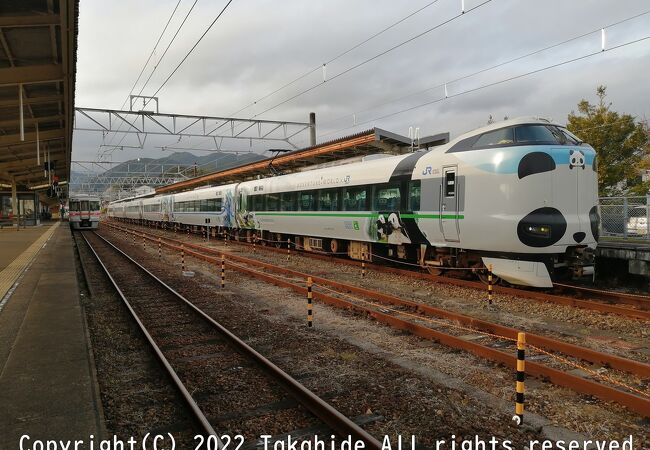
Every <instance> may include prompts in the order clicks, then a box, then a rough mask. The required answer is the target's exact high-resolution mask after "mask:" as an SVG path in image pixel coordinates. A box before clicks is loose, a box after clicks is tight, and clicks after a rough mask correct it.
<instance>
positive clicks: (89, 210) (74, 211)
mask: <svg viewBox="0 0 650 450" xmlns="http://www.w3.org/2000/svg"><path fill="white" fill-rule="evenodd" d="M100 214H101V212H100V201H99V197H96V196H92V195H84V194H77V195H73V196H71V197H70V199H69V200H68V222H69V224H70V228H72V229H73V230H81V229H86V228H88V229H93V230H96V229H97V228H98V227H99V216H100Z"/></svg>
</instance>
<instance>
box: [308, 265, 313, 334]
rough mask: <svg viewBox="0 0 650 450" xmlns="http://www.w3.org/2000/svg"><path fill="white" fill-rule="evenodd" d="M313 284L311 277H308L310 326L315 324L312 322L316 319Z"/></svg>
mask: <svg viewBox="0 0 650 450" xmlns="http://www.w3.org/2000/svg"><path fill="white" fill-rule="evenodd" d="M312 285H313V282H312V279H311V277H307V326H308V327H309V328H311V327H312V326H313V324H312V322H313V320H314V312H313V311H314V310H313V308H312V299H313V295H314V294H313V292H312V291H311V289H312Z"/></svg>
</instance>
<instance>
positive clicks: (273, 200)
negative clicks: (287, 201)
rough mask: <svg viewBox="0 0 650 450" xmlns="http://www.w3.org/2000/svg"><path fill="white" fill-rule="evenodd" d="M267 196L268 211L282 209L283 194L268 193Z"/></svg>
mask: <svg viewBox="0 0 650 450" xmlns="http://www.w3.org/2000/svg"><path fill="white" fill-rule="evenodd" d="M265 197H266V210H267V211H280V206H281V200H282V196H281V194H279V193H268V194H266V195H265Z"/></svg>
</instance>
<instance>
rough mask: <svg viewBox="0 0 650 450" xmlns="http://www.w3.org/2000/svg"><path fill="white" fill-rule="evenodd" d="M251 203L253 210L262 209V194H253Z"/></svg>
mask: <svg viewBox="0 0 650 450" xmlns="http://www.w3.org/2000/svg"><path fill="white" fill-rule="evenodd" d="M252 205H253V211H264V196H263V195H254V196H253V202H252Z"/></svg>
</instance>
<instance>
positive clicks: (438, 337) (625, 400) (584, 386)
mask: <svg viewBox="0 0 650 450" xmlns="http://www.w3.org/2000/svg"><path fill="white" fill-rule="evenodd" d="M140 234H141V235H143V236H144V237H145V238H146V239H148V240H151V241H156V242H157V239H158V237H159V236H156V237H155V238H152V237H150V236H154V235H151V234H149V233H142V232H140ZM147 235H149V236H147ZM163 240H166V241H176V240H174V239H169V238H161V242H162V241H163ZM176 242H179V243H180V241H176ZM164 244H165V246H166V247H169V248H172V249H174V250H180V247H179V246H176V245H173V244H170V243H169V242H165V243H164ZM183 246H184V249H185V253H186V254H187V255H189V256H193V257H195V258H197V259H202V260H204V261H207V262H210V263H213V264H216V263H217V262H218V261H220V259H219V258H216V257H212V256H208V255H205V254H203V253H199V252H197V251H193V250H190V248H195V250H196V247H199V249H200V250H208V249H206V248H205V247H201V246H198V245H196V244H192V243H187V242H183ZM209 250H210V251H211V252H213V253H218V254H219V255H220V254H222V253H224V252H221V251H219V250H215V249H209ZM229 256H230V257H231V258H232V257H233V256H235V257H236V258H232V259H236V260H238V261H240V262H244V263H250V265H256V266H258V267H265V266H268V268H271V267H272V268H275V269H277V270H276V272H279V273H284V274H289V275H293V276H300V277H304V278H303V279H306V277H307V274H303V273H301V272H297V271H293V270H291V269H286V268H283V267H278V266H273V265H272V264H268V263H263V262H261V261H256V260H250V259H248V258H244V257H241V256H238V255H233V254H232V253H229ZM246 261H248V262H246ZM231 267H232V268H234V269H235V270H237V271H240V272H242V273H246V274H248V275H252V276H253V277H256V278H258V279H261V280H263V281H266V282H268V283H271V284H274V285H276V286H281V287H287V288H290V289H292V290H294V291H295V292H299V293H301V294H304V293H305V291H306V288H305V286H303V285H302V284H295V283H291V282H288V281H286V280H283V279H281V278H279V277H277V276H273V275H272V274H267V273H262V272H260V271H258V270H254V269H248V268H245V267H243V266H240V265H234V264H231ZM312 278H313V279H314V280H316V278H314V277H312ZM350 287H353V288H356V287H354V286H350ZM346 288H347V285H346ZM358 289H360V288H358ZM314 299H318V300H322V301H323V302H324V303H327V304H329V305H332V306H336V307H339V308H343V309H346V310H351V311H356V312H359V313H362V314H367V315H369V316H371V317H373V318H374V319H376V320H377V321H380V322H382V323H386V324H388V325H390V326H393V327H395V328H397V329H400V330H405V331H408V332H410V333H412V334H414V335H416V336H420V337H423V338H426V339H431V340H434V341H437V342H440V343H442V344H444V345H447V346H450V347H453V348H458V349H461V350H466V351H468V352H470V353H473V354H475V355H477V356H480V357H483V358H487V359H490V360H492V361H496V362H498V363H504V364H511V365H512V366H513V367H514V364H516V357H515V356H513V355H509V354H507V353H504V352H501V351H499V350H495V349H493V348H491V347H487V346H484V345H481V344H477V343H474V342H470V341H466V340H464V339H461V338H459V337H456V336H453V335H451V334H447V333H444V332H441V331H437V330H433V329H431V328H428V327H424V326H422V325H419V324H416V323H413V322H410V321H407V320H404V319H400V318H398V317H394V316H391V315H389V314H386V313H383V312H381V311H377V310H375V309H372V308H368V307H365V306H361V305H358V304H356V303H353V302H350V301H347V300H343V299H341V298H338V297H334V296H332V295H328V294H324V293H322V292H314ZM491 325H495V324H491ZM539 337H541V336H539ZM547 339H550V338H547ZM564 344H566V343H564ZM566 345H572V344H566ZM583 350H588V349H583ZM596 353H597V352H596ZM603 355H604V356H613V355H607V354H603ZM615 358H619V357H615ZM621 359H623V360H624V358H621ZM635 363H636V362H634V361H629V362H628V364H635ZM638 364H643V363H638ZM645 366H647V365H645ZM528 367H529V369H530V370H529V371H528V372H529V373H530V374H531V375H533V376H538V377H540V378H542V379H547V380H549V381H551V382H552V383H554V384H556V385H559V386H564V387H568V388H570V389H572V390H574V391H576V392H580V393H583V394H589V395H594V396H596V397H598V398H600V399H602V400H606V401H614V402H617V403H619V404H621V405H623V406H625V407H627V408H629V409H630V410H632V411H635V412H638V413H640V414H642V415H644V416H647V417H650V398H646V397H641V396H639V395H635V394H632V393H628V392H625V391H622V390H620V389H617V388H613V387H610V386H608V385H605V384H601V383H598V382H595V381H592V380H589V379H586V378H582V377H579V376H577V375H572V374H570V373H567V372H564V371H562V370H558V369H554V368H551V367H548V366H545V365H542V364H539V363H535V362H530V363H529V365H528ZM644 370H647V369H644Z"/></svg>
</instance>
